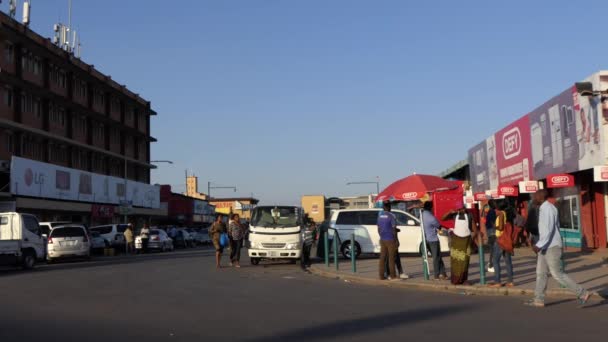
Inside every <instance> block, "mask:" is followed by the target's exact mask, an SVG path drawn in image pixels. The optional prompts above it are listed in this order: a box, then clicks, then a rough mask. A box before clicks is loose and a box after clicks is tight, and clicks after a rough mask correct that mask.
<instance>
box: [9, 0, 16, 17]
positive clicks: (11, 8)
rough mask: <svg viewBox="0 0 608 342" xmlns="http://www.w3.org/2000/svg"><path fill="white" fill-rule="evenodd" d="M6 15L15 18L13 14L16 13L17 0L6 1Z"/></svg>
mask: <svg viewBox="0 0 608 342" xmlns="http://www.w3.org/2000/svg"><path fill="white" fill-rule="evenodd" d="M8 15H9V16H10V17H11V18H13V19H15V15H17V0H10V1H9V3H8Z"/></svg>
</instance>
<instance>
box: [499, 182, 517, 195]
mask: <svg viewBox="0 0 608 342" xmlns="http://www.w3.org/2000/svg"><path fill="white" fill-rule="evenodd" d="M498 195H500V196H510V197H517V196H518V195H519V189H518V188H516V187H514V186H506V185H502V186H499V187H498Z"/></svg>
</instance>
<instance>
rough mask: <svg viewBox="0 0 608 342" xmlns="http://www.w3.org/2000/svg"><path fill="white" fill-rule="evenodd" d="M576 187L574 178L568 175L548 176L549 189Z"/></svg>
mask: <svg viewBox="0 0 608 342" xmlns="http://www.w3.org/2000/svg"><path fill="white" fill-rule="evenodd" d="M571 186H574V176H573V175H568V174H554V175H547V188H568V187H571Z"/></svg>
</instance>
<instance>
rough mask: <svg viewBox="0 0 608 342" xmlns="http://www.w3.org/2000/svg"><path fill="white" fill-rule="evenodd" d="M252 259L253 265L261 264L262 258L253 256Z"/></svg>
mask: <svg viewBox="0 0 608 342" xmlns="http://www.w3.org/2000/svg"><path fill="white" fill-rule="evenodd" d="M250 261H251V264H252V265H253V266H257V265H259V264H260V258H251V260H250Z"/></svg>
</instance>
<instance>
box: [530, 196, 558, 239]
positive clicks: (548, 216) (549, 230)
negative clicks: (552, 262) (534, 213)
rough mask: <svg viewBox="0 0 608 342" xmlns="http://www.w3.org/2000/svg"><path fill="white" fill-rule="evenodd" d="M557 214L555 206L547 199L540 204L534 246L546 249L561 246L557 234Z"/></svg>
mask: <svg viewBox="0 0 608 342" xmlns="http://www.w3.org/2000/svg"><path fill="white" fill-rule="evenodd" d="M559 226H560V224H559V216H558V212H557V208H556V207H555V206H554V205H553V204H551V203H550V202H549V201H545V203H543V204H542V205H541V206H540V209H539V213H538V234H539V239H538V242H537V243H536V247H538V248H540V249H542V250H547V249H549V248H551V247H562V236H561V235H560V234H559Z"/></svg>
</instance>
